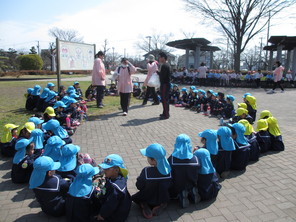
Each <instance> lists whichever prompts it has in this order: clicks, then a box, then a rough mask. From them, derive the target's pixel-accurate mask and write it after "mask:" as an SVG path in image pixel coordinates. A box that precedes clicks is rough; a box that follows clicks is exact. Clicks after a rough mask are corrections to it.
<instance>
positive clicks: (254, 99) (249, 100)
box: [246, 95, 257, 109]
mask: <svg viewBox="0 0 296 222" xmlns="http://www.w3.org/2000/svg"><path fill="white" fill-rule="evenodd" d="M246 100H247V101H248V102H249V104H250V105H251V106H252V108H253V109H257V105H256V98H255V97H254V96H249V95H248V96H246Z"/></svg>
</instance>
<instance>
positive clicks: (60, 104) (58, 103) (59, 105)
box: [53, 101, 67, 109]
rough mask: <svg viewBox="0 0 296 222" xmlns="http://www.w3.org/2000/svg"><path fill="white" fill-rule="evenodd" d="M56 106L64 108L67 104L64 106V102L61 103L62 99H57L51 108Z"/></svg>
mask: <svg viewBox="0 0 296 222" xmlns="http://www.w3.org/2000/svg"><path fill="white" fill-rule="evenodd" d="M58 107H63V108H66V107H67V106H66V105H65V103H63V102H62V101H57V102H56V103H55V104H54V106H53V108H54V109H56V108H58Z"/></svg>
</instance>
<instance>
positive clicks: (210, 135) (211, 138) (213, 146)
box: [198, 129, 218, 155]
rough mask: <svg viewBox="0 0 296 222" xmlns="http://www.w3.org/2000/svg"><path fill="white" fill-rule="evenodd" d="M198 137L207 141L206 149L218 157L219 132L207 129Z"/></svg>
mask: <svg viewBox="0 0 296 222" xmlns="http://www.w3.org/2000/svg"><path fill="white" fill-rule="evenodd" d="M198 135H199V136H200V137H203V138H205V139H206V149H207V150H208V151H209V152H210V154H212V155H217V153H218V142H217V130H212V129H207V130H205V131H203V132H200V133H199V134H198Z"/></svg>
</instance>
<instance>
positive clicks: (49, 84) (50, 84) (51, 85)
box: [46, 82, 55, 88]
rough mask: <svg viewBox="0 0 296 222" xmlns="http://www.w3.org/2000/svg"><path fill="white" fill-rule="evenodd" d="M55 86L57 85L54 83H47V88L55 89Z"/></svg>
mask: <svg viewBox="0 0 296 222" xmlns="http://www.w3.org/2000/svg"><path fill="white" fill-rule="evenodd" d="M53 86H55V84H53V83H52V82H49V83H47V86H46V87H47V88H49V87H53Z"/></svg>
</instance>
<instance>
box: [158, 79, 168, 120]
mask: <svg viewBox="0 0 296 222" xmlns="http://www.w3.org/2000/svg"><path fill="white" fill-rule="evenodd" d="M160 97H161V102H162V107H163V112H162V114H163V116H164V117H166V118H169V117H170V103H169V102H170V83H163V84H161V85H160Z"/></svg>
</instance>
